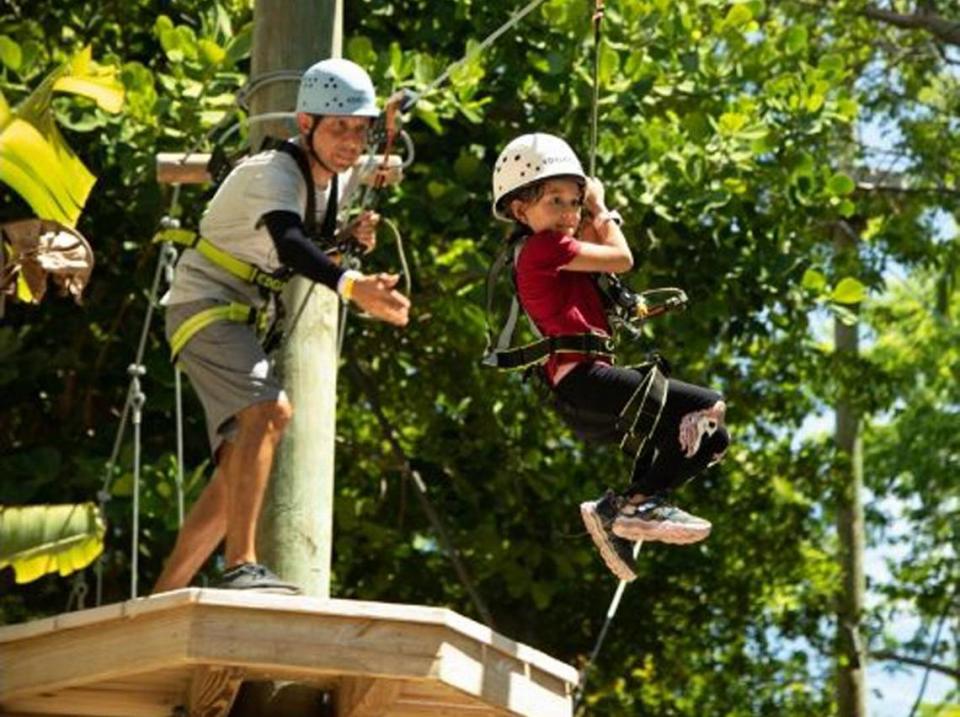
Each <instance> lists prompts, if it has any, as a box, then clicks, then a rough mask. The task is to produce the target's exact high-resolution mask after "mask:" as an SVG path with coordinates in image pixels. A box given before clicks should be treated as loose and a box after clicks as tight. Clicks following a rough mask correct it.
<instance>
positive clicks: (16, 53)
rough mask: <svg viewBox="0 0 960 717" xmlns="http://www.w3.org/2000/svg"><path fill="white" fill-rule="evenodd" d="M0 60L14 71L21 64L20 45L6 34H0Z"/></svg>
mask: <svg viewBox="0 0 960 717" xmlns="http://www.w3.org/2000/svg"><path fill="white" fill-rule="evenodd" d="M0 62H2V63H3V64H4V65H6V66H7V67H9V68H10V69H11V70H13V71H14V72H16V71H17V70H19V69H20V66H21V65H22V64H23V51H22V50H21V49H20V45H18V44H17V43H16V42H14V41H13V40H12V39H11V38H9V37H7V36H6V35H0Z"/></svg>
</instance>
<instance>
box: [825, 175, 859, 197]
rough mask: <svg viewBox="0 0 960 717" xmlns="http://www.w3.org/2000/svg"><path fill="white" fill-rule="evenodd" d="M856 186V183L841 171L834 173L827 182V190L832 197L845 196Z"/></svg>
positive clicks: (851, 192)
mask: <svg viewBox="0 0 960 717" xmlns="http://www.w3.org/2000/svg"><path fill="white" fill-rule="evenodd" d="M856 188H857V183H856V182H854V181H853V180H852V179H851V178H850V177H849V176H847V175H846V174H843V173H842V172H838V173H837V174H834V175H833V176H832V177H830V181H829V182H827V192H828V193H829V194H830V195H831V196H833V197H845V196H847V195H848V194H853V191H854V190H855V189H856Z"/></svg>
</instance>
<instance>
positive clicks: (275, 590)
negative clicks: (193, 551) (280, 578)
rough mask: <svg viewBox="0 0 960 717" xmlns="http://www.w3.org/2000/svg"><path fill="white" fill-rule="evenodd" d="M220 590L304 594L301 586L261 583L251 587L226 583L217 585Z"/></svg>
mask: <svg viewBox="0 0 960 717" xmlns="http://www.w3.org/2000/svg"><path fill="white" fill-rule="evenodd" d="M216 587H217V589H218V590H230V591H231V592H238V593H266V594H268V595H302V594H303V593H302V591H301V590H300V588H282V587H280V586H276V587H260V586H259V585H251V586H249V587H242V588H241V587H234V586H230V587H227V586H225V585H218V586H216Z"/></svg>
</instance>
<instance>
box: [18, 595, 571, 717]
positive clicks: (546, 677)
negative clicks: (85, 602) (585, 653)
mask: <svg viewBox="0 0 960 717" xmlns="http://www.w3.org/2000/svg"><path fill="white" fill-rule="evenodd" d="M208 668H209V670H210V671H208V672H200V673H198V677H197V678H196V681H195V682H194V683H193V688H192V689H193V694H194V697H193V698H192V701H191V702H190V704H191V705H192V707H193V708H194V710H193V711H194V712H195V713H196V714H201V715H206V714H210V715H218V716H219V715H225V714H226V712H227V711H228V710H229V703H230V702H231V700H232V698H230V694H232V693H235V689H236V688H237V687H238V686H239V684H240V679H241V678H240V675H241V674H242V675H243V679H266V680H290V681H293V682H298V683H304V684H312V685H318V686H323V687H324V688H325V689H331V688H333V689H337V687H339V688H340V689H339V690H338V691H339V692H341V693H342V694H341V699H346V700H347V702H346V704H349V705H351V707H350V710H351V712H350V713H348V714H351V717H361V716H362V717H371V716H372V715H375V714H378V713H382V714H389V715H390V716H391V717H400V716H401V715H402V714H410V715H412V714H417V712H416V710H420V712H419V714H424V715H439V714H451V715H453V714H461V713H462V714H465V715H469V716H470V717H480V716H481V715H483V716H484V717H486V715H491V716H492V715H498V716H499V715H508V714H514V715H530V716H536V717H570V715H571V714H572V700H571V693H572V690H573V687H574V685H575V682H576V678H577V673H576V670H575V669H574V668H573V667H571V666H570V665H566V664H564V663H561V662H559V661H558V660H555V659H554V658H551V657H549V656H548V655H545V654H544V653H542V652H539V651H537V650H535V649H533V648H530V647H528V646H526V645H522V644H520V643H516V642H514V641H512V640H509V639H508V638H505V637H503V636H501V635H498V634H497V633H495V632H493V631H492V630H490V629H489V628H487V627H485V626H483V625H480V624H479V623H476V622H474V621H472V620H469V619H467V618H465V617H462V616H460V615H457V614H456V613H454V612H452V611H450V610H447V609H446V608H436V607H424V606H416V605H393V604H387V603H372V602H357V601H346V600H320V599H316V598H303V597H289V596H278V595H259V594H243V593H238V592H230V591H222V590H206V589H204V590H201V589H196V588H193V589H187V590H180V591H175V592H172V593H167V594H164V595H161V596H158V597H153V598H146V599H140V600H136V601H130V602H127V603H122V604H120V605H111V606H107V607H105V608H97V609H95V610H87V611H82V612H78V613H71V614H69V615H63V616H57V617H55V618H47V619H45V620H39V621H36V622H35V623H31V624H29V625H26V626H12V627H11V626H8V627H0V713H2V714H6V713H8V712H20V713H23V714H36V715H40V714H50V715H57V714H70V713H71V712H70V711H69V709H73V710H76V707H75V706H71V707H70V708H66V707H63V706H62V705H64V704H71V705H76V704H82V705H85V706H84V707H83V709H84V710H87V711H86V712H83V713H79V712H74V713H76V714H82V715H83V717H115V715H116V714H119V713H120V712H123V711H124V710H126V711H125V712H123V713H124V715H125V717H132V716H134V715H135V716H136V717H140V715H145V717H153V715H155V714H158V711H160V710H165V711H164V712H163V713H162V715H158V717H169V715H170V713H171V710H172V707H173V706H175V705H179V704H182V705H187V703H188V701H190V700H191V698H190V696H189V695H190V691H191V674H193V672H194V671H197V670H204V669H208ZM203 675H206V678H204V677H203ZM214 677H216V678H217V679H214ZM214 688H217V689H214ZM220 688H224V689H223V690H221V689H220ZM227 688H229V689H227ZM93 696H95V697H93ZM75 697H78V699H79V701H77V700H75V699H74V698H75ZM65 700H69V702H65ZM391 703H392V704H393V705H394V706H393V707H390V706H389V705H391ZM104 705H106V706H104ZM117 705H119V706H117ZM207 708H209V710H208V709H207ZM65 709H67V710H68V711H63V710H65ZM98 709H99V710H100V711H99V712H95V711H94V710H98ZM41 710H46V711H41ZM56 710H61V711H59V712H58V711H56ZM398 710H399V711H398Z"/></svg>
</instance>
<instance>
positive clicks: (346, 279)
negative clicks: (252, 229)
mask: <svg viewBox="0 0 960 717" xmlns="http://www.w3.org/2000/svg"><path fill="white" fill-rule="evenodd" d="M263 223H264V225H265V226H266V227H267V231H268V232H270V236H271V238H272V239H273V243H274V244H275V245H276V247H277V257H278V258H279V259H280V262H281V263H282V264H283V265H284V266H288V267H290V268H291V269H293V270H294V271H295V272H297V273H298V274H300V275H302V276H305V277H307V278H308V279H311V280H312V281H316V282H318V283H321V284H323V285H324V286H326V287H329V288H330V289H331V290H332V291H335V292H337V293H338V294H341V295H342V296H344V298H346V299H348V300H350V301H353V302H355V303H356V304H357V305H358V306H360V308H361V309H363V310H364V311H367V312H369V313H370V314H372V315H373V316H375V317H377V318H378V319H380V320H382V321H387V322H389V323H391V324H396V325H397V326H405V325H406V324H407V321H408V312H409V309H410V300H409V299H407V297H405V296H404V295H403V294H401V293H400V292H398V291H396V290H395V288H394V287H395V286H396V285H397V281H398V279H399V277H397V276H392V275H389V274H376V275H374V276H369V275H364V274H360V273H359V272H350V274H347V272H346V271H344V270H343V269H342V268H341V267H339V266H337V264H335V263H334V262H333V260H331V259H330V257H328V256H327V255H326V254H325V253H324V252H323V251H322V250H321V249H320V248H319V247H318V246H317V245H316V244H314V243H313V242H312V241H311V240H310V237H308V236H307V234H306V231H305V230H304V226H303V221H302V220H301V219H300V217H299V216H298V215H297V214H295V213H293V212H286V211H275V212H268V213H266V214H264V215H263Z"/></svg>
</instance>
